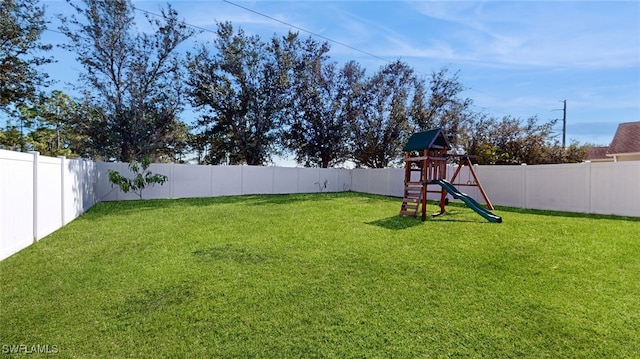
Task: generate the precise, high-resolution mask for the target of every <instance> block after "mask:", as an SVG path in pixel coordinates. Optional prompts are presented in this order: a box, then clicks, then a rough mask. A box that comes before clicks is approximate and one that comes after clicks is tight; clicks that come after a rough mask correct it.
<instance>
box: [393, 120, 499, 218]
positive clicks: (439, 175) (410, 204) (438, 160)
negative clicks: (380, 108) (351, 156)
mask: <svg viewBox="0 0 640 359" xmlns="http://www.w3.org/2000/svg"><path fill="white" fill-rule="evenodd" d="M449 150H451V145H450V144H449V140H448V139H447V137H446V135H445V133H444V131H443V130H442V129H441V128H437V129H433V130H429V131H425V132H418V133H414V134H413V135H412V136H411V137H410V138H409V141H407V144H406V145H405V146H404V148H403V151H404V153H405V156H404V161H405V171H404V196H403V199H402V207H401V208H400V215H401V216H412V217H417V216H418V211H419V210H421V214H422V220H423V221H424V220H425V219H426V218H427V194H428V193H439V194H440V203H439V204H440V212H439V213H435V214H433V216H439V215H442V214H444V213H445V205H446V202H447V201H446V197H447V193H449V194H451V195H452V196H453V198H455V199H460V200H462V201H463V202H464V203H465V204H466V205H467V206H469V208H471V209H473V210H474V211H475V212H476V213H478V214H479V215H481V216H482V217H483V218H485V219H486V220H488V221H489V222H497V223H501V222H502V218H501V217H500V216H497V215H495V214H494V213H493V212H491V210H494V207H493V205H492V204H491V201H490V200H489V197H488V196H487V194H486V192H485V191H484V188H482V185H481V184H480V180H479V179H478V176H477V175H476V172H475V171H474V169H473V164H472V163H471V157H470V156H466V155H450V154H448V152H449ZM450 158H458V167H457V168H456V170H455V172H454V173H453V176H452V177H451V182H449V181H447V162H448V160H449V159H450ZM464 166H467V167H468V168H469V173H470V178H469V180H468V181H467V183H466V184H458V186H469V187H478V190H479V191H480V194H481V195H482V197H483V199H484V202H485V205H486V208H485V207H483V206H482V205H481V204H479V203H478V202H477V201H476V200H474V199H473V198H471V197H470V196H468V195H467V194H465V193H462V192H461V191H460V190H458V188H456V186H454V185H453V184H451V183H456V182H455V181H456V179H458V176H459V175H460V172H461V170H462V167H464ZM471 176H472V177H473V181H472V180H471ZM433 186H439V187H438V189H432V188H431V187H433Z"/></svg>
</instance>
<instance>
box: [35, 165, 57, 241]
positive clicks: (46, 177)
mask: <svg viewBox="0 0 640 359" xmlns="http://www.w3.org/2000/svg"><path fill="white" fill-rule="evenodd" d="M35 158H37V161H38V163H37V165H38V166H37V167H38V169H37V174H36V176H35V181H36V186H37V188H36V193H37V207H36V239H40V238H42V237H45V236H47V235H48V234H50V233H52V232H54V231H55V230H57V229H58V228H60V227H62V225H63V224H62V173H63V168H64V167H63V159H62V158H53V157H46V156H39V155H36V156H35Z"/></svg>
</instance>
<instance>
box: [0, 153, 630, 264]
mask: <svg viewBox="0 0 640 359" xmlns="http://www.w3.org/2000/svg"><path fill="white" fill-rule="evenodd" d="M474 168H475V171H476V173H477V175H478V177H479V179H480V181H481V183H482V185H483V187H484V189H485V191H486V193H487V194H488V196H489V199H490V200H491V202H492V203H493V204H494V205H504V206H512V207H520V208H536V209H548V210H560V211H572V212H584V213H600V214H615V215H623V216H634V217H640V161H635V162H616V163H582V164H571V165H545V166H475V167H474ZM110 169H112V170H116V171H118V172H120V173H121V174H122V175H125V176H129V175H130V173H129V170H128V164H126V163H102V162H92V161H84V160H69V159H65V158H63V157H58V158H52V157H46V156H40V155H38V154H37V153H19V152H11V151H5V150H0V260H2V259H5V258H7V257H9V256H11V255H12V254H14V253H16V252H18V251H19V250H21V249H23V248H25V247H27V246H29V245H30V244H32V243H34V242H36V241H38V240H40V239H41V238H43V237H45V236H47V235H48V234H50V233H51V232H53V231H55V230H57V229H58V228H60V227H62V226H64V225H65V224H67V223H69V222H70V221H72V220H73V219H75V218H76V217H78V216H79V215H80V214H82V213H84V212H85V211H86V210H88V209H89V208H91V206H93V205H94V204H96V203H98V202H100V201H118V200H132V199H137V196H136V195H135V194H132V193H129V194H123V193H122V192H120V191H119V190H118V188H114V187H112V186H111V184H110V183H109V180H108V170H110ZM150 170H151V171H152V172H153V173H159V174H164V175H166V176H168V177H169V180H168V182H166V183H165V184H164V185H162V186H158V185H156V186H154V187H151V188H148V189H145V190H144V192H143V197H144V198H145V199H157V198H186V197H215V196H229V195H248V194H287V193H312V192H343V191H356V192H364V193H374V194H381V195H388V196H394V197H402V194H403V193H402V192H403V185H404V184H403V177H404V170H403V169H398V168H386V169H353V170H348V169H333V168H330V169H320V168H285V167H260V166H198V165H182V164H152V165H151V167H150ZM454 171H455V167H453V166H451V167H449V170H448V173H449V177H451V175H452V174H453V172H454ZM472 180H473V178H472V177H471V176H470V175H469V172H468V170H467V168H466V167H465V168H463V171H462V172H461V173H460V175H459V176H458V179H457V180H456V181H455V182H454V183H453V184H454V185H456V186H458V187H459V189H460V190H461V191H462V192H465V193H467V194H468V195H470V196H472V197H473V198H475V199H476V200H477V201H478V202H480V203H482V202H483V200H482V198H481V197H480V194H479V191H478V189H477V188H476V187H467V186H465V184H467V183H470V182H471V181H472ZM437 197H438V196H437V195H432V196H431V198H433V199H436V198H437ZM398 208H400V201H399V202H398Z"/></svg>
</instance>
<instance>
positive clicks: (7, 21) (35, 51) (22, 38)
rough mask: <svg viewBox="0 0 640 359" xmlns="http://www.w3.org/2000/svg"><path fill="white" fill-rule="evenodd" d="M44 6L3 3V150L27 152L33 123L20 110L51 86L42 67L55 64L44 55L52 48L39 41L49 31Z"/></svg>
mask: <svg viewBox="0 0 640 359" xmlns="http://www.w3.org/2000/svg"><path fill="white" fill-rule="evenodd" d="M46 24H47V22H46V20H45V18H44V6H39V4H38V1H37V0H3V1H2V2H0V110H2V111H3V112H5V113H6V114H8V115H9V116H8V118H7V121H6V124H5V125H6V126H5V127H4V129H2V128H0V148H6V149H10V150H21V151H25V150H27V149H29V148H28V146H27V135H28V132H29V130H30V125H31V122H25V120H24V116H22V113H21V111H20V109H21V108H22V109H24V108H26V107H29V106H31V105H32V102H33V101H34V100H36V99H37V97H38V91H39V88H40V87H41V86H43V85H47V84H49V81H48V75H47V74H46V73H44V72H42V71H41V70H40V66H41V65H44V64H46V63H49V62H51V61H52V59H51V58H50V57H47V56H45V55H44V54H45V53H46V51H47V50H49V49H51V45H47V44H43V43H42V42H41V41H40V37H41V35H42V32H43V31H44V30H45V29H46Z"/></svg>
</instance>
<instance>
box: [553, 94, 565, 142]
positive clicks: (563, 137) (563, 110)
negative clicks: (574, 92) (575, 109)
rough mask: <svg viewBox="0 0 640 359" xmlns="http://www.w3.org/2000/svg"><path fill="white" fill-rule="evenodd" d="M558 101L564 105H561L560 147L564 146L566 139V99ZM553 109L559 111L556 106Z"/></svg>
mask: <svg viewBox="0 0 640 359" xmlns="http://www.w3.org/2000/svg"><path fill="white" fill-rule="evenodd" d="M560 102H562V103H563V104H564V106H562V148H564V147H565V145H566V139H567V100H563V101H560ZM553 111H560V109H559V108H556V109H554V110H553Z"/></svg>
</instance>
